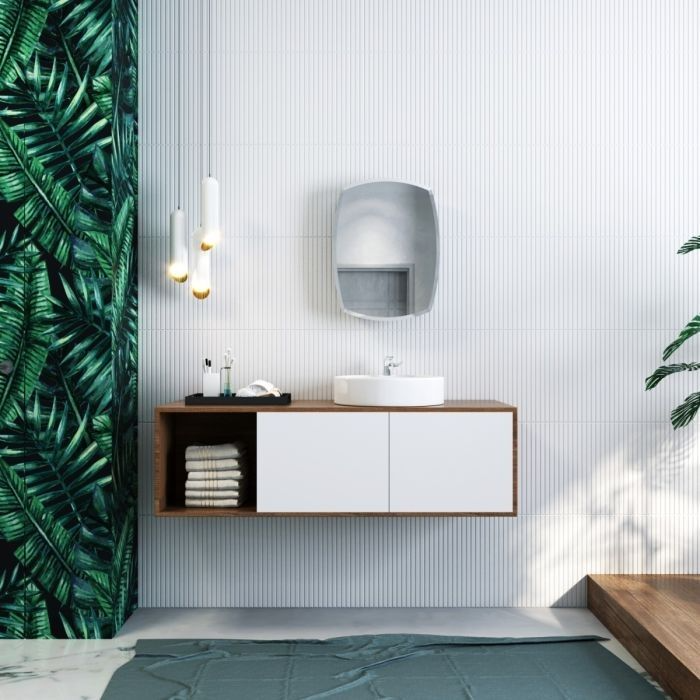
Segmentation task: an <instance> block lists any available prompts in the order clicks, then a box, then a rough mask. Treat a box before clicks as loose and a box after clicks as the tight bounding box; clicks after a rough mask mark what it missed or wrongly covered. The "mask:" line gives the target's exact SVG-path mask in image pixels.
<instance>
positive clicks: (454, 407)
mask: <svg viewBox="0 0 700 700" xmlns="http://www.w3.org/2000/svg"><path fill="white" fill-rule="evenodd" d="M267 412H276V413H302V412H332V413H348V412H350V413H357V412H374V413H377V412H379V413H387V412H389V413H401V412H413V413H445V412H467V413H468V412H475V413H479V412H489V413H494V412H509V413H512V414H513V510H512V512H503V513H494V512H487V513H446V512H436V513H427V512H420V513H406V512H393V513H392V512H378V513H367V512H357V513H338V512H322V513H307V512H304V513H289V512H284V513H270V512H263V513H259V512H258V511H257V507H256V500H255V480H256V475H257V472H256V454H255V449H254V446H255V440H252V441H250V444H251V445H253V449H252V450H250V451H249V453H248V458H249V460H250V469H251V473H250V481H251V489H252V494H251V496H250V499H251V500H252V503H251V504H250V505H245V506H242V507H240V508H187V507H185V506H184V505H179V504H176V503H175V501H177V498H176V497H174V496H173V494H176V493H183V494H184V481H185V478H186V475H185V471H184V449H183V446H184V445H186V444H191V441H192V440H197V439H199V440H202V439H206V440H209V439H211V440H212V442H216V441H225V440H226V439H229V440H230V431H231V426H232V425H236V431H237V433H239V434H241V435H242V436H244V435H246V434H247V435H248V436H250V434H251V430H252V431H253V434H255V424H256V420H255V414H257V413H267ZM176 428H177V429H176ZM154 447H155V455H154V457H155V460H154V496H155V515H158V516H171V517H181V516H185V517H202V516H207V517H210V516H213V517H309V516H311V517H314V516H317V517H338V516H339V517H347V516H353V517H391V518H397V517H417V516H420V517H454V516H460V517H462V516H483V517H514V516H516V515H517V513H518V409H517V408H516V407H515V406H511V405H509V404H505V403H501V402H500V401H446V402H445V403H444V404H443V405H441V406H416V407H413V406H410V407H409V406H391V407H388V406H339V405H337V404H335V403H333V402H332V401H293V402H292V403H291V404H289V405H288V406H185V403H184V401H175V402H173V403H168V404H164V405H161V406H157V407H156V409H155V439H154Z"/></svg>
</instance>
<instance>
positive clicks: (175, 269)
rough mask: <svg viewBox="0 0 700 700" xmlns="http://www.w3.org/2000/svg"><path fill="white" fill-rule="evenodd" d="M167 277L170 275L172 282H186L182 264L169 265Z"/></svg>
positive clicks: (185, 273) (185, 271)
mask: <svg viewBox="0 0 700 700" xmlns="http://www.w3.org/2000/svg"><path fill="white" fill-rule="evenodd" d="M168 277H170V279H171V280H173V282H177V283H178V284H182V283H183V282H187V270H186V269H183V266H182V265H171V266H170V267H169V268H168Z"/></svg>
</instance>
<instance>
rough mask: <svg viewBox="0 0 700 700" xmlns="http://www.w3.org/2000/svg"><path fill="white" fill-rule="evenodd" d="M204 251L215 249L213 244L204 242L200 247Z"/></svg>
mask: <svg viewBox="0 0 700 700" xmlns="http://www.w3.org/2000/svg"><path fill="white" fill-rule="evenodd" d="M199 247H200V248H201V249H202V250H211V249H212V248H213V247H214V244H213V243H209V242H208V241H206V240H205V241H202V243H201V245H200V246H199Z"/></svg>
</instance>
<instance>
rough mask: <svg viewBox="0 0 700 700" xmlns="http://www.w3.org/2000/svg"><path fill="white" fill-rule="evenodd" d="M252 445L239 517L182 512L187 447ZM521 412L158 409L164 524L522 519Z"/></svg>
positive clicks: (468, 405) (490, 404)
mask: <svg viewBox="0 0 700 700" xmlns="http://www.w3.org/2000/svg"><path fill="white" fill-rule="evenodd" d="M235 440H240V441H242V442H245V443H246V444H247V445H248V446H249V464H248V480H249V482H251V484H252V486H251V488H250V489H249V490H248V496H247V498H248V500H247V502H246V504H245V505H244V506H243V507H241V508H230V509H228V508H227V509H214V508H187V507H185V505H184V483H185V478H186V475H185V460H184V453H185V448H186V447H187V446H188V445H191V444H196V443H199V444H215V443H217V442H231V441H235ZM516 440H517V411H516V409H515V407H513V406H508V405H506V404H503V403H499V402H497V401H459V402H447V403H445V404H444V405H443V406H436V407H431V408H425V407H424V408H400V409H399V408H396V409H394V408H389V409H387V408H371V407H353V406H337V405H336V404H333V403H331V402H326V401H296V402H294V403H293V404H291V405H290V406H256V407H252V406H251V407H241V406H230V407H221V406H198V407H192V406H184V404H183V403H182V402H176V403H173V404H168V405H165V406H159V407H158V408H157V409H156V460H155V481H156V488H155V492H156V504H155V505H156V508H155V510H156V514H157V515H219V516H222V515H232V516H246V515H247V516H251V515H261V516H264V515H267V516H269V515H285V514H287V515H291V514H297V515H299V514H304V515H323V514H336V515H338V514H346V515H352V514H365V515H366V514H372V515H402V514H404V515H405V514H409V513H410V514H423V515H448V514H454V515H516V513H517V499H516V495H517V445H516Z"/></svg>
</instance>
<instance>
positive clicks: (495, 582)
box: [139, 0, 700, 606]
mask: <svg viewBox="0 0 700 700" xmlns="http://www.w3.org/2000/svg"><path fill="white" fill-rule="evenodd" d="M180 7H181V12H182V17H181V21H180V22H178V10H177V8H178V1H177V0H141V3H140V12H141V18H140V24H141V30H140V31H141V37H140V59H141V65H140V143H141V147H140V154H141V170H140V183H141V184H140V212H139V234H140V249H139V256H140V299H139V306H140V376H139V383H140V397H141V401H140V428H141V460H140V470H141V482H140V483H141V487H140V488H141V495H140V513H141V518H140V549H139V556H140V603H141V605H142V606H159V605H183V606H218V605H235V606H253V605H256V606H257V605H260V606H294V605H303V606H313V605H320V606H333V605H337V606H364V605H370V606H371V605H382V606H405V605H408V606H411V605H421V606H423V605H425V606H452V605H480V606H491V605H506V606H511V605H550V604H561V605H580V604H582V603H583V602H584V600H585V595H584V589H583V586H582V584H581V580H582V577H583V576H584V575H585V574H586V573H587V572H596V571H607V572H615V571H629V572H632V571H658V572H661V571H664V572H684V571H693V570H695V571H697V570H698V568H699V567H700V544H699V532H700V464H699V463H700V459H699V457H700V448H699V447H698V443H697V438H698V425H700V423H696V424H695V426H693V427H691V428H688V429H686V430H681V431H678V432H675V433H674V431H673V430H672V429H671V428H670V427H669V424H668V422H667V417H668V414H669V412H670V410H671V408H672V407H673V406H674V405H675V404H676V403H677V402H678V401H679V400H680V399H682V398H683V397H684V396H686V395H687V394H688V393H690V391H692V390H697V381H695V382H693V381H692V377H679V378H677V379H671V380H668V381H667V384H665V385H662V386H660V387H659V388H658V389H656V390H655V391H654V392H651V393H645V392H644V378H645V376H646V375H647V374H649V373H650V371H651V370H653V369H654V368H655V367H656V365H657V364H658V361H659V359H660V354H661V350H662V348H663V347H664V346H665V345H666V344H667V342H668V341H670V339H671V338H673V337H674V335H675V333H676V332H677V330H678V329H679V328H680V327H681V326H682V325H683V324H684V323H685V322H686V321H688V320H689V319H690V318H691V317H692V316H693V315H694V314H695V313H696V312H698V311H699V310H700V309H698V303H699V299H700V297H699V295H698V289H699V287H698V273H699V270H700V257H697V256H696V257H693V256H692V255H691V256H683V257H681V256H677V255H676V254H675V251H676V249H677V248H678V246H679V245H680V244H681V243H682V242H683V241H685V240H686V239H687V238H689V237H690V236H692V235H697V233H698V230H699V229H700V196H699V195H698V193H699V192H700V160H699V155H700V154H699V152H698V151H699V146H700V137H699V136H698V134H699V132H700V129H699V127H698V125H699V124H700V102H699V101H698V93H699V87H700V52H698V51H697V37H698V35H700V4H698V3H697V2H695V1H694V0H687V1H682V0H657V1H646V2H639V1H638V0H612V1H611V0H597V1H590V0H579V1H572V2H566V3H564V2H559V1H558V0H525V1H523V0H509V1H506V0H501V1H494V0H380V1H378V0H264V1H261V0H236V1H234V0H211V11H212V22H211V26H212V32H213V36H212V39H211V41H209V40H208V39H207V7H208V3H207V2H201V1H200V0H180ZM203 32H204V34H203ZM178 34H179V36H180V38H179V39H178ZM203 37H204V41H202V39H203ZM179 45H180V46H181V48H182V78H181V79H178V71H177V54H176V51H177V48H178V46H179ZM202 48H204V51H202ZM209 49H211V56H209V55H208V53H207V52H208V50H209ZM202 61H204V66H203V65H202ZM210 64H211V65H212V67H213V70H212V72H211V76H212V77H211V85H212V96H211V105H212V109H211V112H210V111H209V108H208V107H207V105H208V104H209V100H208V96H207V88H208V78H207V77H206V76H207V71H206V66H208V65H210ZM203 68H204V70H203ZM202 75H204V76H205V79H204V80H202ZM178 86H179V88H178ZM178 95H179V97H180V104H181V111H180V114H181V123H182V125H183V129H182V131H183V136H182V138H180V137H179V136H178V128H177V127H178V119H177V115H178V102H177V98H178ZM210 117H211V123H212V129H211V132H212V133H211V141H212V143H213V147H212V149H211V152H212V163H211V172H212V174H213V175H215V176H216V177H217V178H218V179H219V181H220V184H221V188H222V200H223V208H222V209H223V210H222V221H223V222H224V227H225V233H226V238H225V241H224V243H223V245H222V246H221V248H219V249H217V250H216V251H215V253H214V257H213V285H214V286H213V292H212V297H211V299H209V300H207V301H206V302H197V301H195V300H194V299H193V297H192V296H191V295H190V294H189V293H188V290H187V289H186V288H182V287H178V286H177V285H175V284H173V283H172V282H169V281H167V280H166V279H165V275H164V269H165V260H166V254H167V238H166V234H167V220H168V214H169V212H170V210H171V209H172V208H174V207H175V206H176V205H177V204H178V199H180V200H181V205H182V207H183V208H184V209H185V210H186V212H187V215H188V217H189V224H190V226H194V225H195V223H196V222H197V221H198V209H197V207H198V199H199V197H198V184H199V180H200V178H201V177H202V176H203V174H206V172H207V171H208V169H209V168H208V163H207V160H208V157H207V156H208V149H207V147H206V144H207V142H208V140H209V138H208V129H207V125H208V122H209V120H210ZM178 162H179V163H180V164H181V173H182V176H181V180H182V182H183V185H182V186H181V187H178ZM372 178H398V179H404V180H408V181H411V182H417V183H420V184H425V185H428V186H430V187H431V188H432V189H433V190H434V193H435V197H436V202H437V206H438V214H439V217H440V225H441V233H442V240H441V246H442V247H441V267H440V283H439V288H438V296H437V300H436V303H435V307H434V309H433V311H432V312H431V313H430V314H428V315H426V316H422V317H419V318H416V319H414V320H408V321H399V322H397V321H394V322H387V323H376V322H367V321H361V320H359V319H356V318H351V317H349V316H345V315H343V314H342V313H341V312H340V310H339V306H338V301H337V299H336V296H335V290H334V287H333V283H332V277H331V269H330V259H331V222H332V215H333V207H334V204H335V201H336V199H337V197H338V194H339V192H340V190H341V188H342V187H345V186H347V185H349V184H351V183H355V182H358V181H362V180H366V179H372ZM178 190H181V192H180V194H178ZM226 346H232V347H233V348H234V351H235V354H236V356H237V357H238V365H237V383H238V384H242V383H247V382H248V381H250V380H252V379H255V378H259V377H261V378H267V379H270V380H272V381H274V382H276V383H277V384H278V385H279V386H281V387H283V388H284V389H285V390H288V391H291V392H292V393H293V394H294V396H295V397H296V398H330V395H331V381H332V377H333V375H334V374H337V373H350V372H375V371H377V370H378V369H379V368H380V366H381V361H382V358H383V356H384V355H385V354H387V353H389V352H391V353H393V354H395V355H397V356H398V357H399V358H401V359H403V360H404V369H405V370H406V371H408V372H416V373H439V374H444V376H445V377H446V388H447V393H448V397H449V398H493V399H500V400H503V401H507V402H510V403H514V404H516V405H517V406H518V408H519V412H520V420H521V426H520V462H521V472H520V484H521V486H520V516H519V517H518V518H517V519H513V520H509V519H498V518H493V519H484V518H482V519H479V518H476V519H466V518H464V519H460V518H446V519H430V518H427V519H416V518H398V519H373V518H358V519H340V518H337V519H334V518H322V519H296V518H282V519H259V520H258V519H256V520H245V519H158V518H155V517H153V515H152V487H151V483H150V473H151V468H152V457H151V454H152V428H153V424H152V416H153V407H154V405H155V404H157V403H162V402H166V401H171V400H174V399H177V398H181V397H182V396H183V395H184V394H186V393H192V392H194V391H196V390H198V373H199V358H200V357H201V356H202V355H203V354H207V355H209V356H213V357H218V355H219V354H220V353H221V352H222V351H223V348H224V347H226ZM698 357H700V344H696V345H695V346H694V347H689V348H688V350H687V351H686V352H684V353H683V352H682V353H679V360H680V359H683V358H686V359H690V358H693V359H696V360H697V359H698ZM693 387H696V388H695V389H693Z"/></svg>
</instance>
